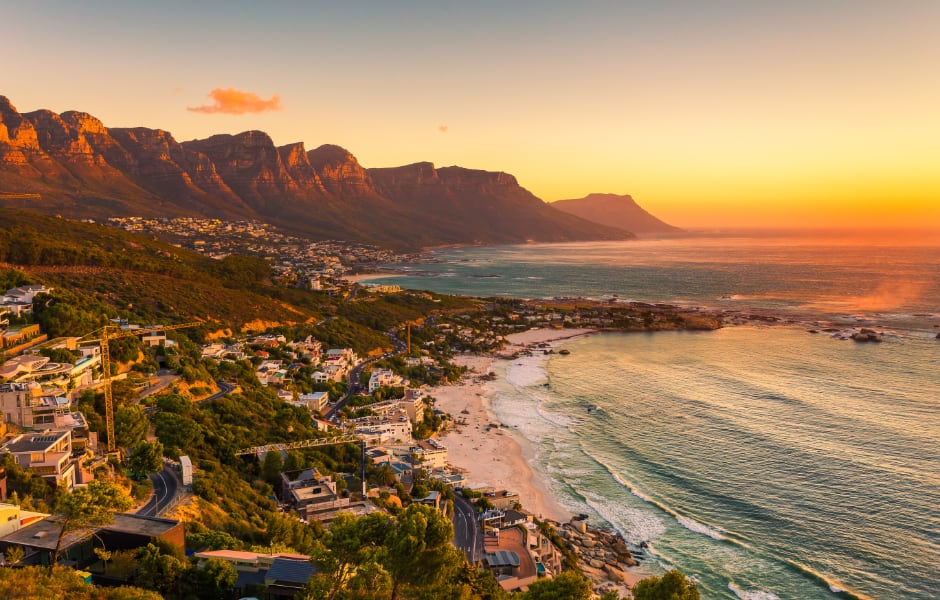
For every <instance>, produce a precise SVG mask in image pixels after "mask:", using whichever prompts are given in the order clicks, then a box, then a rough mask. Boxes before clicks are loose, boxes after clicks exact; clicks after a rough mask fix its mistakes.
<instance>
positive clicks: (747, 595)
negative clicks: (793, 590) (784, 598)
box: [728, 581, 780, 600]
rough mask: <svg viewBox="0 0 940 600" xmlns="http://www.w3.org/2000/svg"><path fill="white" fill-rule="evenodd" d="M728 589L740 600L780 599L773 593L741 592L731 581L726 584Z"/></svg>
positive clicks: (762, 591)
mask: <svg viewBox="0 0 940 600" xmlns="http://www.w3.org/2000/svg"><path fill="white" fill-rule="evenodd" d="M728 589H729V590H731V591H732V592H734V595H735V596H737V597H738V598H740V599H741V600H780V597H779V596H778V595H777V594H774V593H773V592H768V591H766V590H743V589H741V588H740V587H738V586H737V585H735V583H734V582H733V581H730V582H728Z"/></svg>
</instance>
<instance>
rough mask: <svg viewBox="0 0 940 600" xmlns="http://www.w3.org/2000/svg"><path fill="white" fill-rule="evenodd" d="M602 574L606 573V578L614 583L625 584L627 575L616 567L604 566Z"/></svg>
mask: <svg viewBox="0 0 940 600" xmlns="http://www.w3.org/2000/svg"><path fill="white" fill-rule="evenodd" d="M604 572H605V573H607V577H609V578H610V580H611V581H613V582H614V583H625V582H626V581H627V574H626V573H624V572H623V571H621V570H620V569H618V568H617V567H613V566H611V565H604Z"/></svg>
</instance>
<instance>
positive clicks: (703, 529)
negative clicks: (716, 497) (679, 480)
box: [592, 456, 747, 548]
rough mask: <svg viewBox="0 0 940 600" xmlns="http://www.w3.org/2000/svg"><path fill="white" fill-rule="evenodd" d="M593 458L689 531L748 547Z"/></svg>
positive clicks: (616, 478) (622, 482)
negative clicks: (660, 499) (668, 503)
mask: <svg viewBox="0 0 940 600" xmlns="http://www.w3.org/2000/svg"><path fill="white" fill-rule="evenodd" d="M592 458H593V459H594V460H595V461H597V463H598V464H599V465H601V466H602V467H604V469H606V470H607V472H608V473H609V474H610V476H611V477H613V478H614V481H616V482H617V483H619V484H620V485H622V486H623V487H625V488H627V489H628V490H629V491H630V493H631V494H633V495H634V496H636V497H637V498H639V499H640V500H643V501H644V502H646V503H647V504H651V505H653V506H655V507H656V508H658V509H660V510H662V511H663V512H665V513H667V514H669V515H671V516H672V517H673V518H675V520H676V521H677V522H678V523H679V524H680V525H682V526H683V527H685V528H686V529H688V530H689V531H692V532H694V533H701V534H702V535H706V536H708V537H710V538H712V539H713V540H718V541H721V542H732V543H735V544H736V545H739V546H741V547H744V548H746V547H747V545H746V544H744V543H742V542H740V541H737V540H729V539H728V537H727V535H726V534H727V533H728V532H727V531H725V530H724V529H721V528H720V527H710V526H708V525H704V524H702V523H699V522H698V521H696V520H694V519H691V518H689V517H686V516H683V515H681V514H679V513H678V512H676V511H675V510H673V509H671V508H670V507H668V506H666V505H665V504H663V503H662V502H659V501H657V500H655V499H653V498H652V497H651V496H649V495H647V494H645V493H643V492H641V491H640V490H639V489H638V486H636V485H635V484H634V483H633V482H631V481H629V480H627V479H626V478H625V477H623V476H622V475H620V473H617V472H616V471H614V469H613V468H611V466H610V465H608V464H607V463H605V462H604V461H603V460H601V459H600V458H599V457H596V456H592Z"/></svg>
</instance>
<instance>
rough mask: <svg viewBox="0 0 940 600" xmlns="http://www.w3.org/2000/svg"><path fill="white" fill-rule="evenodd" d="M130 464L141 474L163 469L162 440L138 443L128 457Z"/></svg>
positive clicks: (137, 473) (132, 468) (133, 469)
mask: <svg viewBox="0 0 940 600" xmlns="http://www.w3.org/2000/svg"><path fill="white" fill-rule="evenodd" d="M127 462H128V466H129V467H130V468H131V470H132V471H133V472H134V473H135V474H136V475H139V476H144V475H146V474H147V473H156V472H157V471H160V470H162V469H163V444H161V443H160V442H141V443H139V444H137V447H136V448H134V451H133V452H132V453H131V456H130V458H129V459H128V461H127Z"/></svg>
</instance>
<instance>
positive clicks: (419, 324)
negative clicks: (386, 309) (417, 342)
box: [406, 318, 424, 355]
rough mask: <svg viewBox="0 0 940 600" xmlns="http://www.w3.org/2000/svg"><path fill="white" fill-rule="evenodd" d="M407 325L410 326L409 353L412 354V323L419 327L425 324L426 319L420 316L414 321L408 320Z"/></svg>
mask: <svg viewBox="0 0 940 600" xmlns="http://www.w3.org/2000/svg"><path fill="white" fill-rule="evenodd" d="M406 325H407V326H408V354H409V355H410V354H411V326H412V325H416V326H418V327H422V326H424V319H423V318H418V319H415V320H413V321H408V322H407V323H406Z"/></svg>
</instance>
